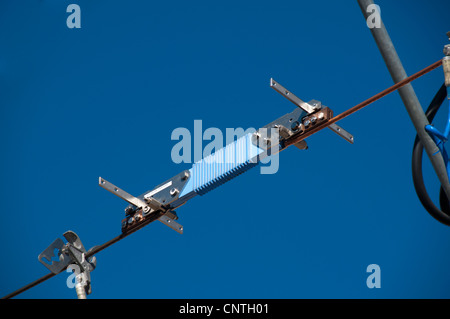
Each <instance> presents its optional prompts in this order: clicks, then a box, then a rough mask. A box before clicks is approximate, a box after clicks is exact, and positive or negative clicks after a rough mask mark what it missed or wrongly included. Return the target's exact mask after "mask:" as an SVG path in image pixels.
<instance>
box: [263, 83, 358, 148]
mask: <svg viewBox="0 0 450 319" xmlns="http://www.w3.org/2000/svg"><path fill="white" fill-rule="evenodd" d="M270 87H271V88H273V89H274V90H275V91H277V92H278V93H280V94H281V95H282V96H284V97H285V98H286V99H288V100H289V101H291V102H292V103H294V104H295V105H297V106H298V107H299V108H301V109H302V110H303V111H305V112H306V113H307V114H312V113H314V112H316V111H318V110H320V109H321V108H322V103H320V101H316V100H312V101H310V102H308V103H306V102H304V101H302V100H301V99H300V98H299V97H297V96H296V95H295V94H293V93H292V92H291V91H289V90H287V89H286V88H285V87H284V86H282V85H281V84H280V83H278V82H277V81H275V80H274V79H272V78H271V79H270ZM328 128H329V129H331V130H332V131H333V132H335V133H336V134H337V135H339V136H340V137H342V138H343V139H345V140H346V141H348V142H349V143H351V144H353V142H354V141H353V135H352V134H350V133H349V132H347V131H346V130H344V129H343V128H342V127H340V126H338V125H337V124H335V123H333V124H331V125H329V126H328ZM296 146H297V145H296ZM305 146H306V145H304V144H302V147H305ZM297 147H299V146H297ZM299 148H301V147H299ZM301 149H302V148H301ZM303 149H304V148H303Z"/></svg>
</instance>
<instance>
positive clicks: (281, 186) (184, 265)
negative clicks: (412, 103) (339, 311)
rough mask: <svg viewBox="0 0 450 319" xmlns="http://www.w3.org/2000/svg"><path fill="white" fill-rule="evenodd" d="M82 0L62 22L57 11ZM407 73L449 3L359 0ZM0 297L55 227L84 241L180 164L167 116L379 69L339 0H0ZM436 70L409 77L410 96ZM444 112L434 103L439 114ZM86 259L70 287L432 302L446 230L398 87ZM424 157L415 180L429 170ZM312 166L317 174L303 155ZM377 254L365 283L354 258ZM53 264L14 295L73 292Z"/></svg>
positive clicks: (278, 102)
mask: <svg viewBox="0 0 450 319" xmlns="http://www.w3.org/2000/svg"><path fill="white" fill-rule="evenodd" d="M70 3H77V4H79V5H80V7H81V29H68V28H67V26H66V18H67V16H68V15H69V14H68V13H66V8H67V6H68V5H69V4H70ZM377 3H378V4H379V5H380V7H381V15H382V18H383V20H384V22H385V24H386V27H387V28H388V31H389V32H390V35H391V38H392V40H393V42H394V43H395V45H396V48H397V51H398V53H399V56H400V57H401V59H402V61H403V64H404V67H405V69H406V70H407V72H408V74H412V73H414V72H416V71H418V70H420V69H422V68H423V67H425V66H428V65H430V64H431V63H433V62H435V61H437V60H438V59H441V58H442V49H443V46H444V45H445V44H447V43H448V41H447V39H446V37H445V32H446V31H449V30H450V26H449V24H448V12H450V3H448V2H446V1H440V0H430V1H406V0H402V1H386V0H383V1H381V0H379V1H378V2H377ZM0 30H1V31H0V33H1V36H0V87H1V94H0V105H1V107H0V112H1V114H0V139H1V149H2V156H1V157H0V158H1V159H0V161H1V163H0V167H1V168H0V176H1V178H0V194H1V195H0V196H1V199H2V213H1V215H0V216H1V222H0V225H1V232H0V243H1V248H2V256H3V257H2V260H3V262H2V263H1V265H0V294H1V295H2V296H3V295H6V294H7V293H10V292H12V291H14V290H16V289H18V288H20V287H21V286H23V285H25V284H27V283H29V282H31V281H34V280H35V279H37V278H39V277H41V276H43V275H45V274H47V273H48V270H47V269H46V268H45V267H44V266H43V265H41V264H40V263H39V261H38V259H37V256H38V254H39V253H40V252H42V251H43V250H44V249H45V248H46V247H47V246H48V245H49V244H50V243H51V242H52V241H53V240H54V239H56V238H57V237H61V236H62V234H63V233H64V232H65V231H67V230H73V231H75V232H76V233H77V234H78V235H79V236H80V237H81V239H82V241H83V243H84V245H85V246H86V247H87V248H90V247H92V246H94V245H99V244H102V243H104V242H105V241H107V240H109V239H111V238H113V237H115V236H116V235H118V234H119V233H120V221H121V219H122V218H123V209H124V208H125V206H126V203H125V202H123V201H122V200H120V199H119V198H117V197H115V196H113V195H112V194H110V193H109V192H107V191H105V190H103V189H102V188H100V187H99V186H98V185H97V181H98V177H99V176H102V177H104V178H105V179H107V180H109V181H111V182H112V183H114V184H116V185H118V186H120V187H122V188H123V189H125V190H127V191H128V192H130V193H132V194H134V195H139V194H141V193H143V192H145V191H148V190H150V189H152V187H154V186H155V185H158V184H159V183H161V182H163V181H165V180H166V179H168V178H170V177H172V176H173V175H175V174H177V173H179V172H180V171H181V170H184V169H187V168H190V165H187V164H175V163H173V162H172V160H171V157H170V152H171V149H172V147H173V146H174V145H175V142H174V141H172V140H171V139H170V136H171V132H172V131H173V130H174V129H175V128H177V127H186V128H188V129H193V124H194V120H196V119H201V120H202V121H203V127H204V128H208V127H217V128H220V129H223V130H225V128H227V127H233V128H234V127H243V128H247V127H259V126H263V125H265V124H267V123H269V122H271V121H273V120H274V119H276V118H277V117H279V116H281V115H283V114H285V113H287V112H291V111H292V110H293V109H294V108H295V106H294V105H293V104H291V103H289V102H288V101H287V100H285V99H283V98H282V97H281V96H280V95H279V94H278V93H276V92H275V91H273V90H272V89H271V88H270V87H269V79H270V77H273V78H274V79H276V80H277V81H279V82H280V83H281V84H283V85H285V86H286V87H287V88H289V89H290V90H292V91H293V92H294V93H295V94H297V95H298V96H299V97H300V98H302V99H304V100H306V101H309V100H310V99H317V100H320V101H322V103H324V104H325V105H327V106H329V107H330V108H331V109H333V110H334V112H335V114H338V113H341V112H342V111H344V110H346V109H348V108H349V107H351V106H353V105H355V104H357V103H359V102H361V101H363V100H365V99H366V98H368V97H370V96H372V95H373V94H375V93H378V92H379V91H381V90H383V89H385V88H387V87H388V86H390V85H391V84H392V80H391V78H390V76H389V73H388V71H387V69H386V67H385V65H384V62H383V60H382V58H381V56H380V54H379V51H378V49H377V47H376V45H375V42H374V40H373V38H372V36H371V34H370V31H369V29H368V28H367V26H366V23H365V21H364V18H363V16H362V14H361V12H360V9H359V6H358V5H357V3H356V1H277V2H274V1H251V2H242V1H220V2H217V1H216V2H212V1H165V2H161V1H86V0H76V1H75V0H72V1H65V0H40V1H37V0H35V1H11V0H10V1H2V2H1V4H0ZM442 83H443V73H442V69H441V68H439V69H437V70H435V71H433V72H432V73H430V74H428V75H426V76H425V77H423V78H421V79H419V80H417V81H415V82H414V84H413V86H414V89H415V90H416V93H417V95H418V97H419V100H420V102H421V103H422V105H423V107H424V108H426V106H427V105H428V103H429V102H430V101H431V99H432V97H433V96H434V94H435V93H436V91H437V90H438V89H439V87H440V86H441V84H442ZM446 115H447V108H444V110H443V111H441V112H440V113H439V114H438V116H437V117H438V119H437V121H436V126H437V127H439V128H442V125H443V123H444V118H445V117H446ZM339 124H340V125H341V126H342V127H344V128H345V129H347V130H348V131H350V132H351V133H352V134H354V136H355V144H354V145H350V144H348V143H347V142H345V141H344V140H342V139H340V138H339V137H338V136H337V135H335V134H334V133H333V132H331V131H330V130H324V131H322V132H319V133H318V134H316V135H314V136H312V137H310V138H309V139H308V142H309V150H307V151H300V150H298V149H296V148H290V149H287V150H286V151H284V152H282V153H281V154H280V155H281V156H280V169H279V171H278V173H276V174H274V175H260V174H259V169H253V170H250V171H249V172H247V173H246V174H244V175H241V176H239V177H238V178H237V179H235V180H233V181H231V182H229V183H227V184H225V185H223V186H221V187H220V188H217V189H216V190H214V191H213V192H211V193H208V194H207V195H205V196H203V197H197V198H195V199H193V200H192V201H190V202H188V203H187V204H186V205H185V206H183V207H181V208H180V209H178V211H177V213H178V215H179V217H180V220H179V221H180V223H181V224H182V225H183V226H184V234H183V235H179V234H178V233H176V232H174V231H172V230H171V229H169V228H168V227H165V226H164V225H163V224H161V223H153V224H151V225H149V226H147V227H145V228H144V229H142V230H140V231H138V232H137V233H135V234H133V235H131V236H129V237H128V238H126V239H124V240H123V241H121V242H119V243H117V244H116V245H113V246H111V247H110V248H108V249H106V250H104V251H102V252H101V253H99V254H98V255H97V260H98V262H97V269H96V270H95V271H94V272H93V273H92V275H91V276H92V281H93V287H92V289H93V292H92V294H91V295H90V296H89V298H448V297H450V292H449V289H448V287H449V285H450V276H449V275H448V270H449V269H450V257H449V254H448V251H449V248H450V240H449V239H450V229H449V228H448V227H446V226H444V225H442V224H440V223H439V222H437V221H436V220H434V219H433V218H432V217H430V216H429V215H428V213H427V212H426V211H425V210H424V209H423V208H422V206H421V204H420V202H419V200H418V199H417V197H416V195H415V191H414V188H413V184H412V178H411V165H410V162H411V150H412V145H413V141H414V137H415V131H414V128H413V125H412V124H411V122H410V120H409V118H408V116H407V113H406V111H405V108H404V106H403V104H402V102H401V99H400V97H399V95H398V93H396V92H395V93H393V94H391V95H389V96H387V97H385V98H383V99H382V100H380V101H378V102H376V103H374V104H372V105H371V106H369V107H368V108H366V109H364V110H362V111H360V112H358V113H356V114H354V115H352V116H351V117H349V118H347V119H345V120H343V121H341V122H339ZM430 167H431V166H430V164H429V163H428V161H426V163H425V175H426V182H427V186H428V188H429V190H430V193H431V194H433V198H434V199H437V194H438V187H439V184H438V181H437V178H435V177H434V175H433V171H432V170H431V168H430ZM316 168H321V170H320V169H316ZM369 264H378V265H379V266H380V267H381V288H380V289H368V288H367V286H366V278H367V276H368V273H366V267H367V266H368V265H369ZM67 276H68V274H67V273H62V274H60V275H58V276H57V277H54V278H52V279H50V280H48V281H46V282H45V283H43V284H41V285H39V286H37V287H34V288H32V289H30V290H29V291H27V292H25V293H23V294H21V295H20V296H19V297H20V298H76V294H75V291H74V290H73V289H69V288H67V287H66V284H65V283H66V279H67Z"/></svg>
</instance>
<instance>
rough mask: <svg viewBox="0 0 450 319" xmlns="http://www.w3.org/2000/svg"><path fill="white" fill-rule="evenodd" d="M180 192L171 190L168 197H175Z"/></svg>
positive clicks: (174, 189)
mask: <svg viewBox="0 0 450 319" xmlns="http://www.w3.org/2000/svg"><path fill="white" fill-rule="evenodd" d="M179 192H180V191H179V190H178V189H177V188H172V189H171V190H170V191H169V194H170V196H176V195H177V194H178V193H179Z"/></svg>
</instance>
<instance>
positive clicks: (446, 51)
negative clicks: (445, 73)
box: [444, 44, 450, 56]
mask: <svg viewBox="0 0 450 319" xmlns="http://www.w3.org/2000/svg"><path fill="white" fill-rule="evenodd" d="M444 55H446V56H449V55H450V44H447V45H446V46H444Z"/></svg>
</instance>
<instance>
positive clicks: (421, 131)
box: [358, 0, 450, 198]
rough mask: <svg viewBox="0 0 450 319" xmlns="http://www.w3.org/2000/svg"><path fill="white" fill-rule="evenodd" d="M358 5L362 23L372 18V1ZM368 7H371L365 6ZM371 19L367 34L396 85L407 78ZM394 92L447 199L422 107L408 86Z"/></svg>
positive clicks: (381, 29) (445, 180) (444, 174)
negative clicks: (398, 96)
mask: <svg viewBox="0 0 450 319" xmlns="http://www.w3.org/2000/svg"><path fill="white" fill-rule="evenodd" d="M358 3H359V6H360V8H361V11H362V13H363V15H364V18H365V19H366V21H367V20H368V18H369V17H370V18H372V17H371V15H372V14H373V13H374V9H373V5H374V3H373V1H372V0H358ZM370 5H372V6H371V7H369V6H370ZM380 11H381V10H380ZM374 18H379V19H380V21H379V22H380V23H379V25H376V24H374V26H373V27H372V28H370V31H371V32H372V35H373V37H374V39H375V42H376V44H377V46H378V49H379V50H380V52H381V55H382V56H383V59H384V62H385V63H386V66H387V68H388V70H389V73H390V74H391V77H392V79H393V80H394V82H395V83H397V82H400V81H401V80H403V79H405V78H406V77H407V75H406V72H405V69H404V68H403V65H402V62H401V61H400V58H399V57H398V55H397V51H396V50H395V47H394V44H393V43H392V41H391V38H390V37H389V34H388V33H387V31H386V28H385V26H384V23H383V20H382V19H381V17H374ZM398 92H399V94H400V97H401V99H402V101H403V104H404V105H405V107H406V110H407V111H408V114H409V117H410V118H411V121H412V122H413V124H414V127H415V129H416V131H417V134H418V136H419V138H420V141H421V142H422V144H423V146H424V148H425V151H426V153H427V154H428V157H429V158H430V161H431V164H432V165H433V168H434V170H435V172H436V174H437V177H438V178H439V181H440V182H441V185H442V188H443V189H444V191H445V194H446V195H447V198H450V183H449V179H448V175H447V169H446V167H445V163H444V159H443V157H442V154H441V153H440V152H439V148H438V147H437V146H436V144H435V143H434V141H433V140H432V139H431V137H430V136H429V135H428V133H427V132H426V131H425V126H426V125H428V124H430V123H429V122H428V119H427V118H426V116H425V113H424V111H423V109H422V106H421V105H420V102H419V100H418V99H417V96H416V93H415V92H414V89H413V87H412V85H411V84H407V85H405V86H404V87H402V88H400V89H399V90H398Z"/></svg>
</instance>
